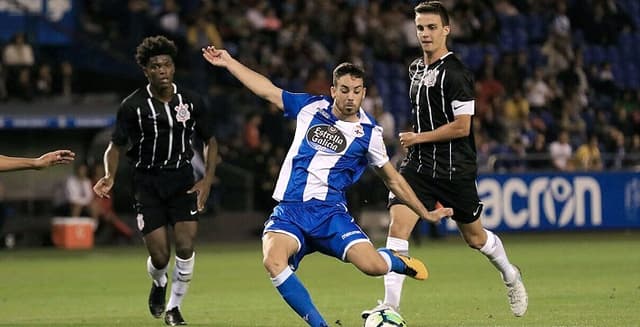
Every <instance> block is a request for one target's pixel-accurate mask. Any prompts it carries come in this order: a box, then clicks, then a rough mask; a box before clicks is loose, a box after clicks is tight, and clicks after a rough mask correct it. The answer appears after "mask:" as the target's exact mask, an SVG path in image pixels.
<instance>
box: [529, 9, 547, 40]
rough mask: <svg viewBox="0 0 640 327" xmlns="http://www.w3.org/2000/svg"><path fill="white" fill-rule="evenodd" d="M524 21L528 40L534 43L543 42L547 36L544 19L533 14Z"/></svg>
mask: <svg viewBox="0 0 640 327" xmlns="http://www.w3.org/2000/svg"><path fill="white" fill-rule="evenodd" d="M526 20H527V31H528V32H529V39H530V40H531V41H534V42H535V43H541V42H543V41H544V39H545V38H546V36H547V24H546V23H545V19H544V17H542V16H540V15H536V14H533V15H529V16H528V17H527V18H526Z"/></svg>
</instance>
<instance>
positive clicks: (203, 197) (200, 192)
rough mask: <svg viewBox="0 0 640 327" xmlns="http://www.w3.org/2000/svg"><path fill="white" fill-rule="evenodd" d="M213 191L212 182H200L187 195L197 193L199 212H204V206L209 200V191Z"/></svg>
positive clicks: (203, 180) (204, 180) (202, 180)
mask: <svg viewBox="0 0 640 327" xmlns="http://www.w3.org/2000/svg"><path fill="white" fill-rule="evenodd" d="M210 190H211V182H209V181H207V180H206V179H204V178H203V179H201V180H199V181H198V182H197V183H196V184H195V185H193V187H192V188H191V189H189V190H188V191H187V193H189V194H191V193H193V192H195V193H196V194H197V198H198V200H197V203H198V211H200V212H202V211H204V205H205V204H206V203H207V199H208V198H209V191H210Z"/></svg>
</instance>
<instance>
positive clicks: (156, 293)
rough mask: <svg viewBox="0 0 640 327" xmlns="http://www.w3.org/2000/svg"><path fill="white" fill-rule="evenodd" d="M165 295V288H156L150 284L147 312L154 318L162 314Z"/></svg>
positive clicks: (153, 284) (152, 283)
mask: <svg viewBox="0 0 640 327" xmlns="http://www.w3.org/2000/svg"><path fill="white" fill-rule="evenodd" d="M166 294H167V286H166V285H165V286H164V287H161V286H156V283H154V282H151V292H149V312H151V315H152V316H153V317H154V318H160V317H162V313H163V312H164V299H165V296H166Z"/></svg>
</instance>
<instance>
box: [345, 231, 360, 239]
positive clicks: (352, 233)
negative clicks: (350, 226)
mask: <svg viewBox="0 0 640 327" xmlns="http://www.w3.org/2000/svg"><path fill="white" fill-rule="evenodd" d="M356 234H362V232H361V231H359V230H354V231H351V232H348V233H344V234H342V236H340V237H341V238H342V239H343V240H344V239H346V238H347V237H349V236H353V235H356Z"/></svg>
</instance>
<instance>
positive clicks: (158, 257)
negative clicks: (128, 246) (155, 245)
mask: <svg viewBox="0 0 640 327" xmlns="http://www.w3.org/2000/svg"><path fill="white" fill-rule="evenodd" d="M149 256H150V257H151V264H153V266H154V267H156V268H157V269H162V268H164V267H166V266H167V265H168V264H169V252H166V251H157V252H156V251H151V253H150V254H149Z"/></svg>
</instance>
